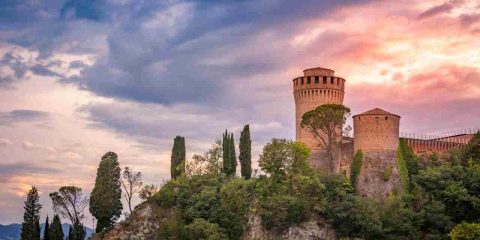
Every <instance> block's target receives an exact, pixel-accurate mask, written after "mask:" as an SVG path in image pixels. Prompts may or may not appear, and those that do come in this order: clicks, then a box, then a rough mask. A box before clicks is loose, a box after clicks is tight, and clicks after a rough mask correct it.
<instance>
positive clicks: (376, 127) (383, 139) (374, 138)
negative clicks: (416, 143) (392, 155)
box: [353, 115, 400, 152]
mask: <svg viewBox="0 0 480 240" xmlns="http://www.w3.org/2000/svg"><path fill="white" fill-rule="evenodd" d="M353 125H354V137H355V149H354V151H355V152H356V151H357V150H362V151H369V150H396V149H397V147H398V141H399V127H400V117H398V116H395V115H357V116H354V117H353Z"/></svg>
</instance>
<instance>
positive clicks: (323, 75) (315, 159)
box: [293, 67, 345, 171]
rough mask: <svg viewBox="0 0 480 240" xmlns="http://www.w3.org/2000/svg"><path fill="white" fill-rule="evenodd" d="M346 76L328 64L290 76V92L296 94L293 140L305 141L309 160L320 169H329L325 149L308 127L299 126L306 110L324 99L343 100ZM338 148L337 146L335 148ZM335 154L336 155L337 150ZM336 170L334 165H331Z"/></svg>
mask: <svg viewBox="0 0 480 240" xmlns="http://www.w3.org/2000/svg"><path fill="white" fill-rule="evenodd" d="M344 93H345V79H343V78H341V77H337V76H335V75H334V71H333V70H331V69H327V68H321V67H318V68H310V69H305V70H304V71H303V76H300V77H297V78H294V79H293V96H294V98H295V123H296V140H297V141H299V142H302V143H305V144H306V145H307V146H308V147H309V148H310V149H311V150H312V155H311V156H310V164H311V165H312V166H313V167H315V168H319V169H329V168H331V167H329V164H328V162H326V159H327V158H326V157H327V156H326V154H325V151H321V149H320V148H319V146H318V142H317V140H315V139H314V137H313V135H312V134H311V133H309V132H308V130H306V129H303V128H302V127H301V126H300V123H301V122H302V116H303V114H304V113H305V112H307V111H310V110H313V109H314V108H316V107H318V106H320V105H322V104H327V103H335V104H343V96H344ZM337 150H339V149H337ZM337 155H339V154H338V153H337ZM334 168H335V169H330V170H337V171H338V169H337V167H336V166H334Z"/></svg>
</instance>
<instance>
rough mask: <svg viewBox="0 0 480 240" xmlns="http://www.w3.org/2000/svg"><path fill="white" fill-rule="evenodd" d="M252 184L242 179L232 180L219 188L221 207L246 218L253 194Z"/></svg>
mask: <svg viewBox="0 0 480 240" xmlns="http://www.w3.org/2000/svg"><path fill="white" fill-rule="evenodd" d="M254 190H255V189H254V182H253V181H251V180H245V179H243V178H235V179H232V180H230V181H228V182H226V183H225V184H223V186H222V187H221V188H220V199H221V200H220V201H221V204H222V207H224V208H225V209H228V210H230V211H232V212H234V213H236V214H238V215H240V216H246V214H247V213H248V210H249V206H250V203H251V198H252V195H253V193H254Z"/></svg>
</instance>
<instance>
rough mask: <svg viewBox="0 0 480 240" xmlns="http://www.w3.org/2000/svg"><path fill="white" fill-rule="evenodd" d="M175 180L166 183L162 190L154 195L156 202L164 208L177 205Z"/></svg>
mask: <svg viewBox="0 0 480 240" xmlns="http://www.w3.org/2000/svg"><path fill="white" fill-rule="evenodd" d="M175 185H176V182H175V180H171V181H168V182H167V183H165V184H164V185H163V186H162V188H160V190H159V191H158V192H157V193H155V195H153V199H154V200H155V202H156V203H157V204H158V205H159V206H161V207H162V208H171V207H173V206H174V205H175V203H176V193H175Z"/></svg>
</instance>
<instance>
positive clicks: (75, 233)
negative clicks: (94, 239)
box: [68, 221, 86, 240]
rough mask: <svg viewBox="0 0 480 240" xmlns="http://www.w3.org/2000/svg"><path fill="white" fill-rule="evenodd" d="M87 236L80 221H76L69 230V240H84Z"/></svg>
mask: <svg viewBox="0 0 480 240" xmlns="http://www.w3.org/2000/svg"><path fill="white" fill-rule="evenodd" d="M85 236H86V232H85V228H84V227H83V224H82V223H81V222H80V221H76V222H75V223H74V224H73V225H72V226H70V229H69V230H68V240H84V239H85Z"/></svg>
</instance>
